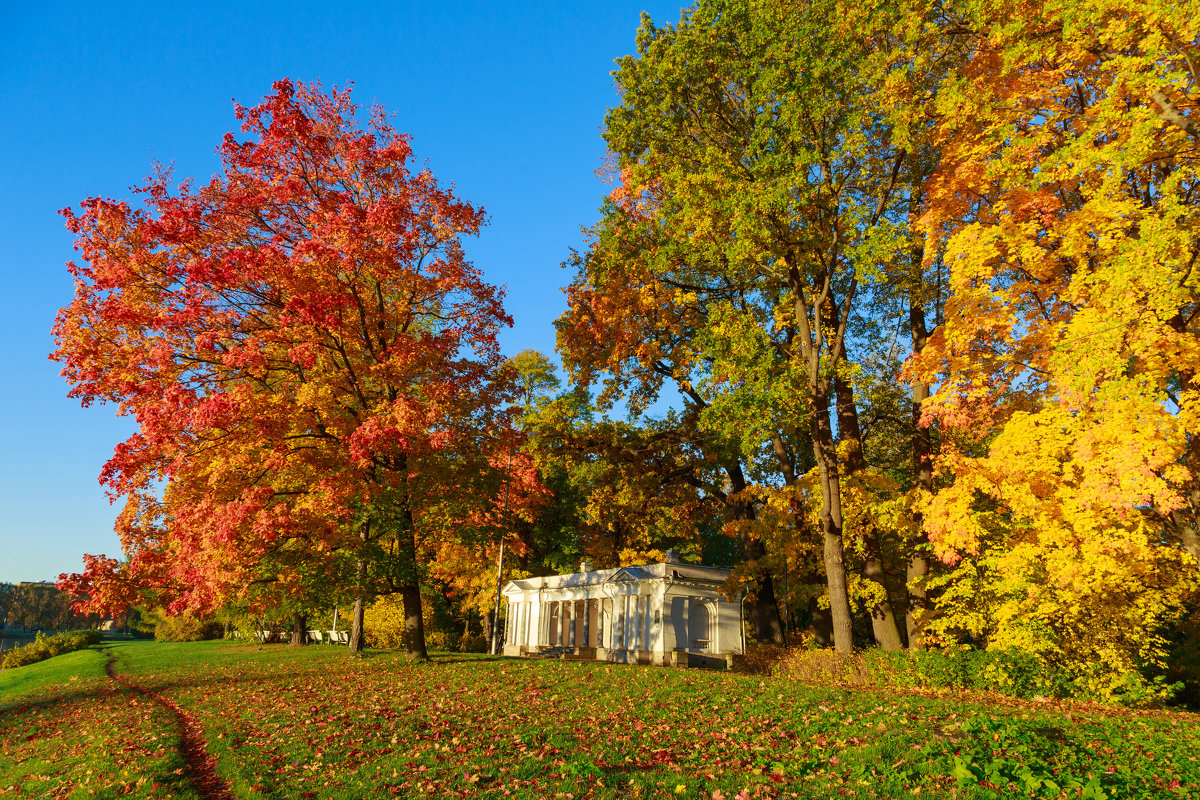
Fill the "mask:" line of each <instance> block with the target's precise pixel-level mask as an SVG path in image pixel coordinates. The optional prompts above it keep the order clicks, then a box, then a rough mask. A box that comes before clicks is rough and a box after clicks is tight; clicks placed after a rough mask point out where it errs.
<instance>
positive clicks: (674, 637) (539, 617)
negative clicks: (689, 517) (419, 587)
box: [503, 552, 744, 666]
mask: <svg viewBox="0 0 1200 800" xmlns="http://www.w3.org/2000/svg"><path fill="white" fill-rule="evenodd" d="M580 567H581V569H580V571H579V572H575V573H571V574H569V575H550V576H546V577H541V578H527V579H524V580H515V581H510V582H509V583H508V585H506V586H505V587H504V591H503V595H504V598H505V600H506V601H507V603H508V615H507V617H506V620H505V629H504V654H505V655H508V656H520V655H527V654H533V653H539V652H540V653H547V652H549V653H560V654H563V655H568V656H570V657H575V658H580V659H595V660H598V661H622V662H628V663H642V664H658V665H664V666H666V665H672V664H674V665H678V666H684V665H687V664H689V663H691V664H696V663H705V662H707V661H712V662H717V661H723V660H725V659H726V658H727V657H728V656H729V655H730V654H732V653H740V652H742V649H743V644H744V643H743V631H742V614H741V602H740V598H737V599H735V600H733V601H730V600H727V599H725V598H724V597H723V596H722V595H721V592H720V589H721V587H722V585H723V584H724V583H725V581H726V580H727V579H728V578H729V570H727V569H721V568H719V567H705V566H699V565H695V564H683V563H680V561H679V560H678V556H677V555H676V554H675V553H674V552H669V553H668V554H667V560H666V561H663V562H660V563H657V564H646V565H643V566H637V567H618V568H616V569H601V570H592V569H591V568H590V567H589V565H588V564H587V563H586V562H585V563H584V564H582V565H580Z"/></svg>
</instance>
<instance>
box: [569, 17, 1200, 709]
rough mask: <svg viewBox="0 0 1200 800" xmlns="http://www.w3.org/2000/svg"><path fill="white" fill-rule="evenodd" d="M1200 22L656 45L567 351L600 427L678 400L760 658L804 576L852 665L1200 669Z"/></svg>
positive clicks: (892, 23)
mask: <svg viewBox="0 0 1200 800" xmlns="http://www.w3.org/2000/svg"><path fill="white" fill-rule="evenodd" d="M1185 6H1186V7H1185V8H1180V7H1179V6H1178V5H1176V4H1171V5H1168V4H1165V3H1158V2H1139V3H1134V4H1129V3H1121V4H1116V3H1111V2H1107V0H1088V1H1087V2H1083V3H1077V2H1071V3H1066V2H1055V1H1054V0H1047V1H1046V2H1028V3H1021V4H1018V6H1017V7H1013V6H1012V4H1008V3H1003V4H1002V3H998V2H991V1H990V0H965V1H964V2H874V3H866V4H861V3H856V4H850V3H845V2H841V1H840V0H812V1H811V2H787V3H776V2H758V0H713V1H712V2H699V3H697V5H695V6H694V7H693V8H691V9H688V10H686V11H685V12H684V13H683V15H682V16H681V18H680V19H679V21H678V22H677V23H673V24H667V25H657V24H655V23H654V22H653V21H651V20H650V19H649V18H648V17H647V18H644V19H643V24H642V27H641V29H640V31H639V33H638V39H637V52H636V54H635V55H631V56H628V57H626V58H623V59H621V60H620V61H619V62H618V69H617V71H616V72H615V73H614V75H615V77H616V81H617V85H618V87H619V89H620V91H621V93H622V94H621V103H620V104H619V105H618V106H616V107H615V108H613V109H611V110H610V111H609V114H608V116H607V118H606V129H605V137H606V141H607V143H608V145H609V148H610V150H611V152H612V154H613V165H612V166H613V179H614V184H615V186H614V189H613V191H612V193H611V195H610V196H609V198H608V200H607V202H606V204H605V206H604V208H603V215H602V218H601V221H600V222H599V223H598V224H597V225H596V226H594V227H593V228H592V229H591V232H590V233H591V241H590V243H589V246H588V247H587V249H586V250H585V251H584V252H582V253H580V254H579V255H578V256H577V258H576V267H577V276H576V278H575V280H574V282H573V283H572V284H571V286H570V288H569V309H568V311H567V312H566V313H565V314H564V315H563V317H562V318H560V320H559V323H558V324H559V345H560V349H561V351H562V353H563V357H564V361H565V363H566V365H567V367H568V368H569V370H570V372H571V374H572V376H573V378H574V379H575V380H576V381H577V382H579V383H580V384H581V385H584V386H593V385H596V386H599V387H601V391H600V395H599V397H600V400H601V401H602V402H612V401H615V400H617V399H621V400H624V402H626V403H628V404H629V405H630V406H631V407H632V408H633V409H634V410H635V411H640V410H642V409H645V408H648V407H652V406H653V405H654V404H655V403H662V402H674V403H675V405H676V407H679V408H681V409H682V410H681V411H680V412H678V414H677V416H675V417H673V418H671V419H670V420H669V422H667V423H665V424H667V425H668V426H669V427H671V428H672V430H673V431H674V435H676V436H677V437H679V438H680V439H683V438H686V439H687V440H688V441H689V442H691V443H693V446H694V447H695V454H694V455H695V459H696V461H697V464H698V465H699V464H700V463H702V464H703V465H705V466H706V467H708V468H710V472H711V478H710V479H711V480H712V483H711V484H710V485H709V486H706V487H704V488H702V489H700V491H699V493H700V495H702V496H703V497H704V498H706V499H707V500H708V501H711V502H712V503H713V504H714V507H715V508H718V509H719V516H720V519H721V520H722V521H723V526H724V530H725V532H726V533H728V534H730V535H732V536H734V537H737V538H738V539H740V541H741V542H742V545H743V547H742V553H741V556H742V565H741V567H740V568H739V574H740V575H741V576H743V577H744V583H743V586H744V588H746V589H747V590H748V591H749V592H750V593H751V596H752V598H755V597H757V599H758V601H760V602H758V603H757V605H758V606H759V609H758V611H756V631H757V633H758V634H759V636H760V637H764V636H768V635H771V634H772V633H773V631H772V625H771V624H770V621H769V620H766V619H765V618H766V617H769V616H770V615H769V614H768V613H766V611H765V610H763V609H762V608H761V606H762V605H763V604H762V602H761V601H762V599H763V598H764V597H765V598H771V597H773V596H774V595H776V594H778V593H779V586H780V583H781V581H780V578H781V577H782V575H784V574H788V573H790V575H791V576H792V580H791V583H790V585H789V587H788V590H787V592H786V596H784V597H782V604H781V605H782V606H783V607H784V609H785V613H786V614H787V615H788V616H789V617H791V618H793V619H795V620H796V621H798V622H800V623H801V624H809V623H811V624H813V625H815V628H816V633H817V635H818V638H820V639H822V640H826V639H827V640H828V641H830V642H831V643H832V644H833V645H834V646H836V648H837V649H838V650H841V651H843V652H848V651H849V650H851V649H852V648H853V647H854V646H856V645H863V644H867V643H869V642H870V641H871V640H873V641H874V642H875V643H877V644H879V645H880V646H881V647H883V648H884V649H889V650H893V649H900V648H902V647H906V646H907V647H910V648H915V649H919V648H922V647H929V646H933V645H952V644H956V643H970V644H973V645H975V646H977V647H980V648H986V649H994V650H998V651H999V650H1008V649H1013V650H1017V651H1020V652H1024V653H1029V654H1033V655H1035V656H1036V657H1038V658H1039V659H1041V660H1042V663H1044V664H1049V665H1052V666H1054V667H1055V668H1057V669H1059V670H1061V671H1062V673H1063V674H1065V675H1068V676H1069V677H1070V679H1071V680H1072V681H1074V682H1075V686H1076V687H1077V689H1078V690H1079V691H1081V692H1082V693H1086V694H1090V695H1092V696H1100V697H1104V696H1111V695H1112V694H1113V693H1115V692H1117V691H1120V688H1121V687H1123V686H1125V685H1127V682H1128V680H1129V679H1130V676H1131V675H1134V676H1136V675H1138V674H1139V671H1140V674H1148V673H1152V672H1155V671H1161V670H1163V669H1164V668H1166V667H1167V666H1168V664H1169V662H1171V661H1172V659H1173V657H1174V655H1178V653H1179V652H1180V648H1181V645H1184V644H1186V641H1185V640H1187V639H1188V636H1187V635H1186V634H1185V633H1184V632H1183V631H1184V630H1185V629H1188V628H1189V627H1194V620H1195V618H1196V613H1197V587H1198V579H1200V572H1198V569H1197V559H1198V558H1200V548H1198V545H1197V519H1198V518H1197V514H1198V513H1200V494H1198V491H1200V438H1198V434H1200V427H1198V424H1197V419H1198V418H1197V414H1198V413H1200V379H1198V377H1197V372H1196V365H1197V363H1200V352H1198V351H1197V349H1196V348H1197V343H1198V341H1200V339H1198V336H1197V334H1198V333H1200V328H1198V327H1197V326H1198V324H1200V270H1197V269H1195V266H1196V260H1197V257H1198V255H1200V230H1198V228H1197V220H1198V219H1200V217H1198V216H1197V213H1196V204H1197V202H1198V201H1200V196H1198V195H1197V191H1198V190H1200V185H1198V183H1197V178H1198V177H1200V176H1198V173H1197V161H1196V157H1197V152H1198V151H1197V144H1198V143H1200V109H1197V102H1198V100H1200V95H1198V94H1197V93H1198V92H1200V86H1198V85H1197V77H1198V76H1197V73H1196V63H1197V57H1198V55H1200V49H1198V47H1200V38H1198V37H1200V31H1198V30H1197V24H1198V23H1197V19H1198V15H1197V13H1196V12H1197V10H1198V9H1197V8H1195V7H1194V6H1192V5H1188V4H1185ZM700 469H701V468H700V467H699V466H698V471H697V473H696V474H699V470H700ZM785 570H786V571H787V572H786V573H785ZM772 582H773V584H772ZM868 624H869V626H870V629H869V633H868V631H867V628H866V625H868ZM1185 649H1186V648H1185ZM1192 649H1194V647H1193V648H1192ZM1176 666H1178V664H1176Z"/></svg>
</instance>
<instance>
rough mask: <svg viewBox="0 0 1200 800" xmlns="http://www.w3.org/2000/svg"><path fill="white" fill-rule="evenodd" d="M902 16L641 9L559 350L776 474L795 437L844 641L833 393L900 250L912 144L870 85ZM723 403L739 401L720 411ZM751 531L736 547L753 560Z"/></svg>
mask: <svg viewBox="0 0 1200 800" xmlns="http://www.w3.org/2000/svg"><path fill="white" fill-rule="evenodd" d="M901 21H902V20H901V19H900V18H899V15H898V14H897V13H896V9H895V8H893V7H891V6H884V5H879V6H875V5H871V4H868V5H867V6H862V5H861V4H860V5H857V6H850V5H849V4H845V3H839V2H836V0H825V1H823V2H811V3H794V4H791V3H788V4H779V3H772V2H759V0H714V1H712V2H702V3H699V4H698V5H697V6H696V7H695V9H694V10H691V11H687V12H685V13H684V14H683V16H682V17H681V19H680V21H679V23H678V24H676V25H667V26H665V27H657V26H655V25H654V24H653V23H652V22H651V21H650V20H649V19H648V18H643V23H642V27H641V29H640V30H639V32H638V53H637V55H636V56H629V57H626V58H624V59H621V60H620V62H619V70H618V71H617V72H616V73H615V75H616V79H617V84H618V86H619V88H620V89H621V92H622V102H621V104H620V105H619V106H618V107H616V108H614V109H612V110H611V111H610V113H609V115H608V118H607V120H606V141H607V142H608V145H609V147H610V149H611V150H612V151H613V152H614V153H615V154H616V159H617V166H618V168H619V169H620V173H621V185H620V186H619V187H618V188H617V190H616V191H615V192H614V194H613V197H612V202H611V203H610V205H609V206H608V207H607V209H606V215H605V219H604V221H603V222H602V223H601V226H600V228H599V229H598V231H597V236H596V242H595V244H594V246H593V248H592V250H591V251H590V252H589V254H588V256H587V259H586V260H585V261H584V264H583V266H584V269H583V270H582V271H581V274H580V277H579V278H578V279H577V281H576V283H575V284H574V285H573V287H572V291H571V304H572V306H571V311H570V312H569V313H568V316H567V317H566V318H565V321H564V323H560V342H561V343H562V344H563V345H564V346H565V347H566V348H567V350H568V352H575V353H579V354H580V355H579V356H578V357H574V358H573V361H572V363H575V362H580V361H583V360H584V359H585V358H586V359H590V360H591V361H592V362H593V363H600V364H603V365H604V367H605V368H607V369H609V370H610V371H611V372H614V374H616V375H618V376H619V377H617V379H616V381H615V385H617V386H628V385H629V384H630V376H632V375H639V376H641V378H640V381H639V382H640V386H641V388H639V389H636V390H635V392H638V391H640V392H643V393H645V392H648V391H651V392H652V391H654V390H655V389H656V387H657V386H658V385H661V383H662V381H663V380H671V381H673V382H675V383H676V384H677V386H678V387H679V389H680V391H681V392H682V393H683V395H684V397H685V398H687V399H688V400H690V401H691V403H692V404H693V405H694V406H695V407H696V408H697V411H699V412H702V413H703V417H702V424H703V425H705V426H707V427H708V428H709V429H710V430H711V431H713V432H714V433H716V432H721V433H723V435H724V439H725V440H726V441H730V442H733V443H734V447H733V450H734V451H735V452H739V451H740V452H741V453H742V454H744V453H746V452H747V451H757V450H759V449H760V448H763V447H764V446H766V445H769V450H768V452H769V453H772V454H774V456H775V457H776V459H777V462H778V463H777V472H776V476H777V477H776V480H777V481H778V480H782V481H783V482H785V483H786V484H787V485H789V486H790V485H792V484H794V482H795V480H796V478H797V477H798V476H797V474H796V471H795V466H796V464H797V463H798V459H797V457H796V456H797V453H796V447H797V446H799V445H800V444H801V443H800V441H798V440H797V439H796V438H795V436H794V434H796V433H800V434H802V435H803V439H804V441H803V446H804V447H806V448H808V449H809V450H810V451H811V452H812V461H813V463H814V464H815V466H816V469H817V471H818V479H819V492H818V497H819V502H820V508H821V510H820V515H819V520H820V536H821V540H822V552H823V566H824V571H825V577H826V582H827V587H828V596H829V602H830V607H831V612H832V624H833V637H834V641H835V643H836V646H837V647H838V648H839V649H840V650H843V651H847V650H849V649H851V648H852V646H853V635H852V628H851V616H850V604H849V588H848V580H847V575H846V564H845V558H846V555H845V543H844V539H843V536H844V530H843V529H844V526H845V519H844V517H845V514H844V508H843V498H842V494H843V480H844V477H845V464H844V463H843V460H842V456H841V455H839V452H838V449H837V446H836V445H837V439H836V436H835V433H834V432H835V429H836V425H835V422H834V419H833V416H832V415H833V414H834V412H835V401H834V399H833V395H834V389H835V382H836V381H837V380H838V377H839V376H843V377H844V376H846V375H848V374H849V371H850V367H849V354H848V346H849V339H848V326H849V324H850V321H851V314H852V311H853V309H854V307H855V303H856V302H857V300H858V297H859V291H860V286H861V285H863V284H866V283H868V282H870V281H871V280H873V277H874V276H875V275H877V274H878V273H879V271H880V270H881V269H882V267H883V266H884V265H886V264H888V263H890V262H891V260H892V259H893V258H894V257H895V254H896V253H897V251H898V250H900V249H902V248H903V247H905V246H906V238H905V236H904V226H903V222H904V220H903V217H902V216H900V217H897V216H896V215H897V213H898V209H903V208H904V199H905V198H906V197H907V196H908V195H909V194H910V187H909V186H908V185H907V184H908V183H909V181H910V173H909V172H906V171H905V170H904V165H905V159H906V156H907V155H908V151H907V147H908V142H907V141H906V139H905V137H904V136H903V135H902V132H900V131H897V129H896V128H895V126H893V125H892V123H891V121H890V119H889V117H888V115H887V113H886V110H885V109H882V108H881V107H880V106H879V105H878V104H877V103H875V102H874V100H873V99H872V90H873V88H874V87H875V83H874V81H876V80H877V79H878V77H879V76H881V75H882V74H883V73H882V72H881V67H880V64H879V63H878V62H879V60H880V58H881V57H882V56H881V53H885V52H886V50H887V48H888V47H890V45H889V44H888V42H889V40H888V38H887V36H886V35H885V32H887V31H889V29H890V28H892V27H893V25H896V26H898V27H900V28H903V26H899V22H901ZM919 21H920V20H919V19H918V22H919ZM916 27H917V28H918V29H919V27H920V25H919V24H918V25H917V26H916ZM618 320H619V322H618ZM589 328H590V330H589ZM589 337H590V338H591V339H592V343H590V344H589V343H587V342H586V341H585V340H587V339H588V338H589ZM621 362H624V363H625V364H635V365H637V367H636V370H635V369H634V368H632V367H630V366H624V367H620V368H617V367H616V365H617V364H618V363H621ZM635 396H636V395H635ZM734 402H738V403H740V404H741V407H742V413H740V414H738V413H726V411H727V410H734V409H731V408H730V407H731V405H732V404H733V403H734ZM750 409H753V411H750ZM847 410H848V409H847ZM733 420H737V421H738V423H739V424H737V425H736V426H730V425H728V424H727V423H728V422H730V421H733ZM747 421H749V422H750V425H749V426H747V425H746V424H745V423H746V422H747ZM741 461H742V459H741V457H740V456H739V457H738V458H737V459H736V460H731V461H728V462H727V463H728V470H727V471H728V478H729V483H730V488H731V490H732V492H731V497H737V498H741V500H740V501H739V503H740V507H739V508H737V509H736V513H735V516H737V517H740V518H741V519H742V520H743V521H751V520H752V519H753V516H754V505H753V503H752V502H751V501H750V498H749V496H748V495H747V494H746V493H745V492H744V491H743V490H744V489H745V488H746V487H747V486H748V484H747V482H746V480H745V470H744V469H743V464H742V463H741ZM750 544H751V551H752V552H748V553H747V557H751V556H752V553H759V554H761V549H762V548H761V540H760V539H758V538H757V537H754V538H753V539H752V540H751V542H750ZM886 624H892V623H891V622H890V621H889V622H887V623H886ZM892 627H893V628H894V624H892ZM883 630H884V629H883V628H881V632H882V631H883ZM887 636H888V638H887V640H888V641H889V642H892V643H893V644H895V643H896V642H897V641H898V640H897V639H896V636H895V635H894V634H888V635H887Z"/></svg>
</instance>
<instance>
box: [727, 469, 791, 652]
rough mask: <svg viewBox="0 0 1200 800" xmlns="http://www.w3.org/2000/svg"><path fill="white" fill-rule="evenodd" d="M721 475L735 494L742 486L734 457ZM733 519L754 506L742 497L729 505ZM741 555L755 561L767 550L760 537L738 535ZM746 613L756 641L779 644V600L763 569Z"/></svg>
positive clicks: (750, 515) (749, 516) (745, 517)
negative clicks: (723, 474)
mask: <svg viewBox="0 0 1200 800" xmlns="http://www.w3.org/2000/svg"><path fill="white" fill-rule="evenodd" d="M725 474H726V475H728V476H729V485H730V492H731V493H732V494H737V493H739V492H742V491H744V490H745V488H746V477H745V475H744V473H743V472H742V465H741V464H740V463H739V462H738V461H736V460H734V461H731V462H728V463H726V464H725ZM733 518H734V519H736V520H753V519H754V506H753V505H752V504H751V503H749V502H746V501H744V500H739V501H735V502H734V504H733ZM741 544H742V558H743V560H745V561H748V562H751V563H753V562H756V561H759V560H760V559H762V558H764V557H765V556H766V555H767V549H766V547H765V546H764V545H763V543H762V540H761V539H759V538H758V537H757V536H754V535H752V534H750V533H743V534H742V536H741ZM746 606H747V610H748V611H749V615H750V624H751V629H752V631H753V633H754V638H755V639H757V640H758V641H760V642H774V643H775V644H783V643H784V642H783V623H782V622H781V621H780V619H779V603H778V602H777V601H776V599H775V585H774V583H772V582H771V574H770V573H769V572H766V571H763V572H762V573H761V574H760V576H759V580H758V591H757V592H755V593H754V596H753V599H748V600H747V601H746Z"/></svg>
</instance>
